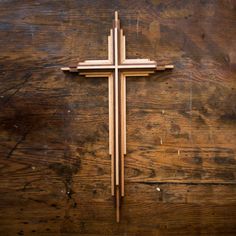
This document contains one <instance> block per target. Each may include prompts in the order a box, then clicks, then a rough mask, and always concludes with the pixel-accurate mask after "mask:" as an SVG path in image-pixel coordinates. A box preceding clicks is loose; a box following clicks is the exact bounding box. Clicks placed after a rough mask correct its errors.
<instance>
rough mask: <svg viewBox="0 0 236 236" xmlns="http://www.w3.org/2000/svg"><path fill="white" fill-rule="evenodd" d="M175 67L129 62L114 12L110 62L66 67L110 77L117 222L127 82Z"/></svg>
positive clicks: (112, 187) (139, 60) (110, 41)
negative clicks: (130, 78) (128, 79)
mask: <svg viewBox="0 0 236 236" xmlns="http://www.w3.org/2000/svg"><path fill="white" fill-rule="evenodd" d="M172 68H174V66H173V65H162V66H157V63H156V62H155V61H151V60H149V59H126V42H125V36H124V35H123V30H122V29H121V28H120V21H119V18H118V12H117V11H116V12H115V19H114V21H113V28H112V29H111V30H110V35H109V36H108V59H107V60H86V61H84V62H79V63H78V65H77V66H76V67H63V68H61V70H62V71H64V72H77V73H79V74H80V75H84V76H85V77H86V78H89V77H93V78H94V77H103V78H108V96H109V154H110V156H111V194H112V196H114V199H115V202H116V203H115V205H116V221H117V222H119V221H120V207H121V204H120V200H121V198H122V197H124V195H125V188H124V174H125V172H124V156H125V155H126V79H127V77H130V76H142V77H143V76H149V75H150V74H152V73H154V72H156V71H163V70H166V69H172Z"/></svg>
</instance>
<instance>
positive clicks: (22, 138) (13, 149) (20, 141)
mask: <svg viewBox="0 0 236 236" xmlns="http://www.w3.org/2000/svg"><path fill="white" fill-rule="evenodd" d="M32 128H33V127H32V126H31V127H30V128H29V129H28V130H27V131H26V132H25V133H24V134H23V135H22V136H21V138H20V139H19V140H18V141H17V142H16V144H15V145H14V147H13V148H12V149H11V150H10V152H9V153H8V154H7V156H6V158H10V157H11V156H12V154H13V153H14V151H15V150H16V149H17V147H18V146H19V145H20V144H21V143H22V142H23V141H24V140H25V139H26V136H27V135H28V134H29V133H30V131H31V130H32Z"/></svg>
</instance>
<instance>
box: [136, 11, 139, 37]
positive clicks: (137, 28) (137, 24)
mask: <svg viewBox="0 0 236 236" xmlns="http://www.w3.org/2000/svg"><path fill="white" fill-rule="evenodd" d="M138 33H139V16H138V17H137V23H136V36H137V37H138Z"/></svg>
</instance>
